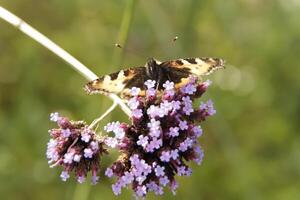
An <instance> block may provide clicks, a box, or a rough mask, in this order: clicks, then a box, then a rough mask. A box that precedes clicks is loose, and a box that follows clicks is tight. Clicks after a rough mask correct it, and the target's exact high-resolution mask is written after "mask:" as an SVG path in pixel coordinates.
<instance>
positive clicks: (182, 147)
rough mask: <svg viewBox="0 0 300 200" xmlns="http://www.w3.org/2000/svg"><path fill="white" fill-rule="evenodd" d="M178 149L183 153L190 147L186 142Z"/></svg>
mask: <svg viewBox="0 0 300 200" xmlns="http://www.w3.org/2000/svg"><path fill="white" fill-rule="evenodd" d="M178 149H179V151H181V152H185V151H186V150H187V149H188V146H187V144H186V143H185V142H181V143H180V145H179V148H178Z"/></svg>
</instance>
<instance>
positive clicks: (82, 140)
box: [46, 113, 107, 184]
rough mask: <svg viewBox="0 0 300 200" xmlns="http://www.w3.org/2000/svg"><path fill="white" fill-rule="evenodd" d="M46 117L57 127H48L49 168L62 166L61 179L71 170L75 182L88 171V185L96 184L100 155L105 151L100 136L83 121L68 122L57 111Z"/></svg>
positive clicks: (80, 180) (79, 180) (68, 175)
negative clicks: (90, 179) (90, 180)
mask: <svg viewBox="0 0 300 200" xmlns="http://www.w3.org/2000/svg"><path fill="white" fill-rule="evenodd" d="M50 120H51V121H54V122H56V123H57V125H58V128H57V129H52V130H49V133H50V136H51V139H50V141H49V142H48V145H47V153H46V155H47V158H48V163H49V164H51V165H50V167H54V166H57V165H60V166H62V167H63V171H62V173H61V175H60V177H61V179H62V180H63V181H66V180H67V179H68V178H69V177H70V173H71V172H72V171H74V173H75V175H76V177H77V181H78V182H79V183H83V182H84V181H85V179H86V176H87V173H88V172H89V171H91V174H92V184H96V183H97V182H98V179H99V176H98V172H99V168H100V156H101V155H102V154H103V153H106V152H107V150H106V149H105V148H104V147H103V144H104V142H103V141H102V139H101V138H98V137H97V136H96V134H95V132H94V131H93V130H91V129H90V128H89V127H88V126H87V125H86V124H85V123H84V122H83V121H70V120H69V119H67V118H65V117H61V116H59V114H58V113H52V114H51V115H50Z"/></svg>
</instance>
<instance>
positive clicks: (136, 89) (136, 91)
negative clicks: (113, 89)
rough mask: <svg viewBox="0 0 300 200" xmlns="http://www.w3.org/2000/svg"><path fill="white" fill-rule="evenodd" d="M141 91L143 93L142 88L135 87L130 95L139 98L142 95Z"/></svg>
mask: <svg viewBox="0 0 300 200" xmlns="http://www.w3.org/2000/svg"><path fill="white" fill-rule="evenodd" d="M140 91H141V89H140V88H137V87H133V88H131V90H130V94H131V95H132V96H138V95H139V93H140Z"/></svg>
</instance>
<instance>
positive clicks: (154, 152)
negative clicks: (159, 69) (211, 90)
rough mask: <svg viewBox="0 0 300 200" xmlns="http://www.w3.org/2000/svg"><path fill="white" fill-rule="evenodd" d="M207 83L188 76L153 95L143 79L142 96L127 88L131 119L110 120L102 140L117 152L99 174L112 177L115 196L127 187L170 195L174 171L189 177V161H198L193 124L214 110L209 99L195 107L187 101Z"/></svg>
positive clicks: (199, 132)
mask: <svg viewBox="0 0 300 200" xmlns="http://www.w3.org/2000/svg"><path fill="white" fill-rule="evenodd" d="M209 85H210V82H208V81H207V82H204V83H197V79H196V78H194V77H191V78H190V82H189V83H188V84H186V85H184V86H182V87H181V88H179V89H178V88H175V84H174V83H173V82H170V81H167V82H165V83H164V84H163V88H164V90H163V91H162V92H161V93H160V94H159V95H158V94H157V92H156V90H155V89H154V87H155V81H152V80H147V81H146V82H145V86H146V87H145V88H147V90H146V93H145V94H146V96H145V97H140V96H137V95H138V92H139V91H138V90H137V88H133V89H132V90H131V91H132V96H133V98H131V99H130V100H129V101H128V106H129V107H130V108H131V110H132V118H131V119H132V123H131V124H125V123H122V124H121V123H118V122H116V123H110V124H109V125H108V126H107V127H106V130H107V131H108V132H109V131H113V132H114V133H115V136H114V137H108V138H107V139H106V143H107V144H108V145H109V146H111V147H116V148H119V150H120V152H121V155H120V157H119V159H118V160H117V161H115V162H114V163H113V165H112V166H111V167H110V168H108V169H107V170H106V172H105V174H106V176H108V177H113V176H115V177H117V180H116V182H115V183H114V184H113V185H112V190H113V192H114V194H115V195H119V194H121V190H122V188H124V187H127V186H131V187H132V189H133V190H134V192H135V195H136V196H137V197H145V196H146V194H147V193H148V192H154V193H155V194H156V195H162V194H163V193H164V188H165V187H168V188H170V190H171V191H172V192H173V193H174V194H175V192H176V188H177V187H178V183H177V182H176V179H175V177H176V175H178V176H190V175H191V173H192V170H191V168H190V167H189V166H188V163H189V162H190V161H193V162H195V163H197V164H201V162H202V159H203V150H202V148H201V146H200V145H199V142H198V137H200V136H201V135H202V129H201V127H200V126H199V125H198V123H199V122H201V121H203V120H205V119H206V117H208V116H211V115H213V114H215V110H214V108H213V103H212V101H211V100H209V101H208V102H206V103H201V104H200V106H199V107H193V101H194V99H196V98H198V97H200V96H201V95H202V94H203V93H204V92H205V90H206V89H207V87H208V86H209ZM111 126H113V128H110V127H111ZM117 132H118V133H117ZM119 133H120V134H119ZM118 135H121V137H118Z"/></svg>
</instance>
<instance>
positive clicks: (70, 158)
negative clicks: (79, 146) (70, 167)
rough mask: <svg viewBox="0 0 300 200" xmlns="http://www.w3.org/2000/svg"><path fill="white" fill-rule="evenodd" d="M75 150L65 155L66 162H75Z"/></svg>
mask: <svg viewBox="0 0 300 200" xmlns="http://www.w3.org/2000/svg"><path fill="white" fill-rule="evenodd" d="M73 158H74V152H70V153H66V154H65V156H64V163H66V164H71V163H72V162H73Z"/></svg>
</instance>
